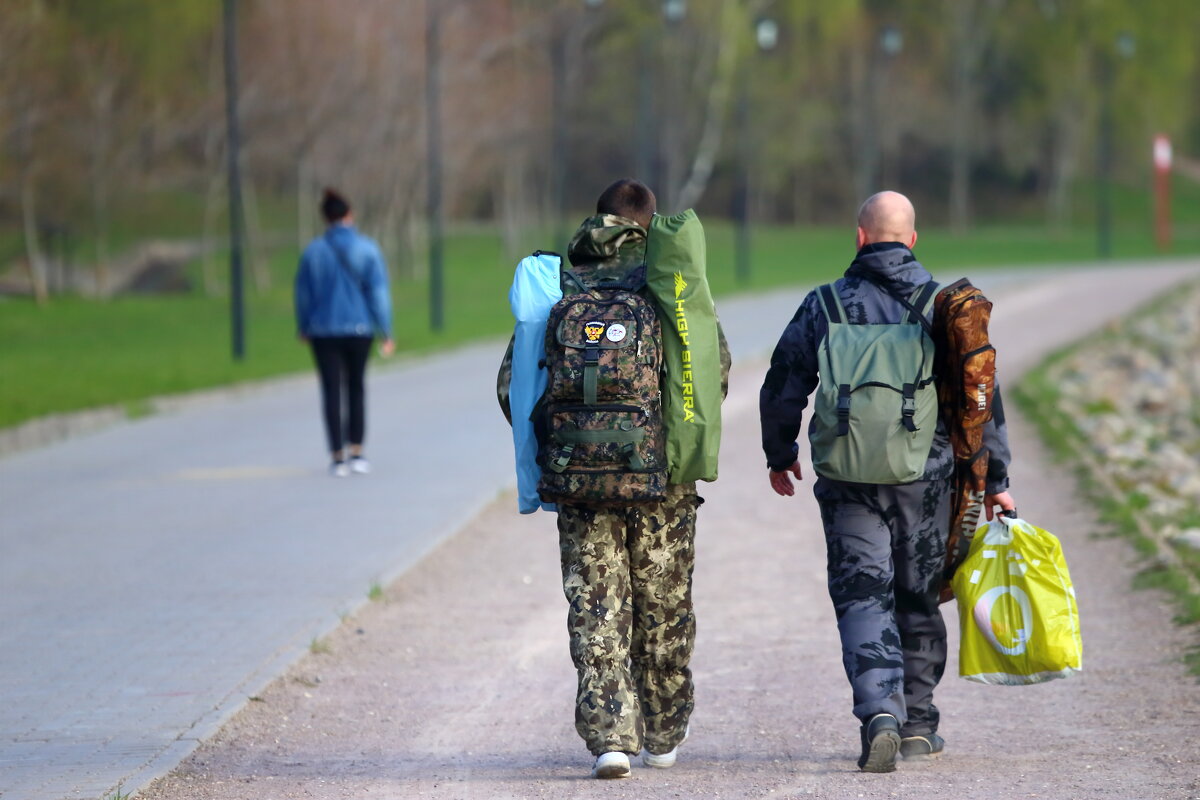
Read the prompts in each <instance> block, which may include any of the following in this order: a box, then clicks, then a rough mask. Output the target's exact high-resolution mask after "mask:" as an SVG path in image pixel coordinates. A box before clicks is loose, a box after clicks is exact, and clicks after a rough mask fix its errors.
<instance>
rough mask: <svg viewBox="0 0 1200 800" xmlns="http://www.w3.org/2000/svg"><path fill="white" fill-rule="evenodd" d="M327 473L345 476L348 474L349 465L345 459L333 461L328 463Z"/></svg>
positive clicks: (339, 476)
mask: <svg viewBox="0 0 1200 800" xmlns="http://www.w3.org/2000/svg"><path fill="white" fill-rule="evenodd" d="M329 474H330V475H332V476H333V477H335V478H345V477H348V476H349V475H350V467H349V466H347V464H346V462H345V461H335V462H333V463H332V464H330V465H329Z"/></svg>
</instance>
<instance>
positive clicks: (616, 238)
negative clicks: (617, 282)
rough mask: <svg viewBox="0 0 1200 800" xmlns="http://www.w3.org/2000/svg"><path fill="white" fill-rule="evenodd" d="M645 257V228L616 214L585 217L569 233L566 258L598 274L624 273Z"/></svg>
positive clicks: (573, 263) (611, 275) (617, 276)
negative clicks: (573, 231) (572, 231)
mask: <svg viewBox="0 0 1200 800" xmlns="http://www.w3.org/2000/svg"><path fill="white" fill-rule="evenodd" d="M645 257H646V230H645V229H644V228H642V226H640V225H638V224H637V223H636V222H634V221H633V220H631V219H626V218H625V217H618V216H617V215H616V214H597V215H595V216H593V217H588V218H587V219H585V220H584V221H583V223H582V224H581V225H580V226H579V229H578V230H577V231H575V235H574V236H572V237H571V243H570V244H569V245H568V246H567V258H568V259H570V261H571V265H572V266H574V267H583V268H584V269H585V270H587V271H591V270H593V269H594V270H596V271H597V272H599V273H601V276H602V277H614V278H620V277H624V275H625V273H626V272H628V271H629V270H631V269H633V268H634V267H636V266H639V265H640V264H641V263H642V262H643V261H644V260H645Z"/></svg>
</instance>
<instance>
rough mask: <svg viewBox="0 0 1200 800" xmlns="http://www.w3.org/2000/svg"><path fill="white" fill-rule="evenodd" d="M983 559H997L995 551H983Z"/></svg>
mask: <svg viewBox="0 0 1200 800" xmlns="http://www.w3.org/2000/svg"><path fill="white" fill-rule="evenodd" d="M983 557H984V558H995V557H996V551H995V550H984V551H983Z"/></svg>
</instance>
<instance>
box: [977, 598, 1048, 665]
mask: <svg viewBox="0 0 1200 800" xmlns="http://www.w3.org/2000/svg"><path fill="white" fill-rule="evenodd" d="M1004 594H1011V595H1012V598H1013V600H1015V601H1016V602H1017V606H1018V607H1019V608H1020V609H1021V627H1019V628H1017V629H1016V630H1015V631H1013V637H1012V638H1013V645H1012V646H1011V647H1009V646H1006V645H1004V644H1001V643H1000V640H999V638H997V636H996V630H995V628H994V627H992V608H993V607H994V606H995V605H996V601H997V600H999V599H1000V597H1001V596H1002V595H1004ZM971 616H972V617H973V618H974V620H975V627H977V628H979V632H980V633H982V634H983V638H985V639H987V641H988V644H990V645H991V646H992V647H993V648H995V650H996V651H997V652H999V653H1003V654H1004V655H1006V656H1019V655H1021V654H1022V653H1024V652H1025V645H1026V644H1027V643H1028V642H1029V639H1030V636H1031V635H1032V633H1031V632H1032V631H1033V606H1032V604H1031V603H1030V602H1029V595H1027V594H1025V592H1024V591H1022V590H1021V589H1018V588H1017V587H1016V586H996V587H994V588H992V589H988V590H987V591H986V592H984V593H983V596H982V597H980V598H979V600H978V601H977V602H976V603H975V607H974V608H973V609H972V613H971Z"/></svg>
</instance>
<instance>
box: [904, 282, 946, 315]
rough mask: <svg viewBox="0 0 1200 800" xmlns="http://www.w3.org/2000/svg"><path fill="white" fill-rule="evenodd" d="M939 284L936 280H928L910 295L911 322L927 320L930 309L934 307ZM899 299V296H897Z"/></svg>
mask: <svg viewBox="0 0 1200 800" xmlns="http://www.w3.org/2000/svg"><path fill="white" fill-rule="evenodd" d="M937 291H938V285H937V282H936V281H928V282H927V283H925V285H923V286H918V287H917V288H916V289H914V290H913V293H912V294H911V295H909V298H908V302H907V303H905V305H907V306H908V319H909V321H910V322H925V321H926V317H928V315H929V310H930V309H931V308H933V298H934V297H935V296H936V295H937ZM897 299H899V298H897Z"/></svg>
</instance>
